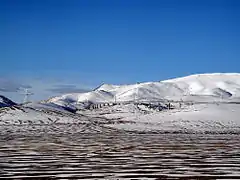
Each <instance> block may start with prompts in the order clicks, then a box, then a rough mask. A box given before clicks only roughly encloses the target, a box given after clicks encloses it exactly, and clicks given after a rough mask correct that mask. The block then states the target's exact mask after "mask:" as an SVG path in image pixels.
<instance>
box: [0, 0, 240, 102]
mask: <svg viewBox="0 0 240 180" xmlns="http://www.w3.org/2000/svg"><path fill="white" fill-rule="evenodd" d="M0 22H1V24H0V25H1V28H0V60H1V65H0V86H2V87H3V88H2V89H4V86H6V84H8V83H9V84H11V86H12V84H14V87H15V86H19V84H21V85H22V86H24V85H25V86H26V85H28V86H30V87H32V88H33V90H35V94H36V95H35V96H34V98H36V99H39V98H45V97H47V96H51V95H55V94H56V93H65V92H67V91H71V90H72V91H76V92H77V91H78V90H79V91H82V90H85V89H91V88H92V87H94V86H97V85H99V84H101V83H112V84H126V83H135V82H143V81H158V80H163V79H168V78H173V77H178V76H185V75H189V74H195V73H211V72H239V67H240V60H239V57H240V1H238V0H195V1H193V0H181V1H180V0H156V1H155V0H126V1H125V0H121V1H120V0H114V1H112V0H89V1H86V0H82V1H81V0H71V1H69V0H10V1H9V0H1V1H0ZM2 82H4V83H2ZM6 82H7V83H6ZM11 86H9V85H7V86H6V87H5V90H2V91H1V88H0V94H6V92H7V90H6V89H8V88H9V87H11ZM34 88H35V89H34ZM56 89H57V90H56ZM61 89H63V91H61ZM8 93H10V92H8ZM14 93H15V92H11V94H14ZM44 93H45V94H44ZM7 95H9V94H7ZM10 96H13V95H10ZM16 96H17V95H16V93H15V94H14V98H16Z"/></svg>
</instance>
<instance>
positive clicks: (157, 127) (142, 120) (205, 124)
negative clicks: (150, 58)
mask: <svg viewBox="0 0 240 180" xmlns="http://www.w3.org/2000/svg"><path fill="white" fill-rule="evenodd" d="M139 109H140V110H139ZM139 109H137V111H136V112H135V113H130V112H129V114H128V113H126V112H125V113H121V114H120V113H116V116H114V114H113V113H111V114H110V115H106V117H110V118H119V117H121V120H122V121H125V122H126V123H121V124H112V125H109V126H111V127H114V128H119V129H124V130H130V131H145V132H148V131H156V132H186V133H206V132H209V133H210V132H218V133H230V132H232V133H233V132H234V133H236V132H238V133H239V132H240V118H239V117H240V105H239V104H194V105H191V106H184V107H182V108H177V109H172V110H164V111H160V112H157V111H155V112H149V111H146V110H145V111H143V109H142V108H141V107H140V108H139Z"/></svg>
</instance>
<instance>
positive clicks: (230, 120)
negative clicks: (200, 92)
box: [0, 103, 240, 133]
mask: <svg viewBox="0 0 240 180" xmlns="http://www.w3.org/2000/svg"><path fill="white" fill-rule="evenodd" d="M239 117H240V104H227V103H218V104H214V103H210V104H209V103H204V104H193V105H182V106H181V108H180V107H178V106H177V104H175V107H174V108H173V109H163V110H161V111H159V110H158V109H154V108H152V107H148V106H146V105H136V104H126V105H115V106H105V107H102V108H100V109H93V110H80V111H78V112H77V113H71V112H68V111H66V110H64V109H58V108H56V107H52V106H50V107H49V106H45V105H41V104H39V105H36V104H34V105H29V106H28V107H22V106H16V107H11V108H4V109H1V112H0V128H1V129H2V130H3V129H5V131H10V132H14V131H13V130H14V129H17V130H18V131H21V129H24V128H25V130H24V132H25V131H28V130H30V129H31V131H32V132H34V129H39V128H40V129H41V132H44V131H51V132H54V131H56V132H54V133H57V132H58V131H59V133H61V132H69V133H74V132H104V130H107V131H109V130H110V131H118V130H119V131H122V130H124V131H137V132H155V133H240V118H239ZM52 127H53V128H52ZM51 128H52V129H51Z"/></svg>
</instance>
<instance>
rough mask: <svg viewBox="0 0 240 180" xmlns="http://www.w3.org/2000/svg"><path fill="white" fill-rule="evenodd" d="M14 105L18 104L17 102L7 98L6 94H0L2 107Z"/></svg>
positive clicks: (0, 105)
mask: <svg viewBox="0 0 240 180" xmlns="http://www.w3.org/2000/svg"><path fill="white" fill-rule="evenodd" d="M14 105H16V103H15V102H13V101H11V100H10V99H8V98H6V97H5V96H2V95H0V108H1V107H9V106H14Z"/></svg>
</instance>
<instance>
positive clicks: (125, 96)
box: [48, 73, 240, 105]
mask: <svg viewBox="0 0 240 180" xmlns="http://www.w3.org/2000/svg"><path fill="white" fill-rule="evenodd" d="M193 96H196V97H198V99H199V98H201V97H209V101H214V100H216V99H218V100H219V99H226V100H227V99H234V98H240V73H212V74H210V73H206V74H194V75H189V76H185V77H179V78H174V79H168V80H163V81H157V82H143V83H136V84H129V85H112V84H102V85H101V86H99V87H98V88H96V89H94V90H93V91H90V92H87V93H72V94H64V95H62V96H57V97H54V98H51V99H49V100H48V102H51V103H56V104H58V105H64V104H66V102H71V103H70V104H79V103H86V102H91V103H103V102H114V101H118V102H124V101H135V100H136V99H138V100H149V101H151V100H158V99H159V100H160V99H168V100H177V101H180V100H182V99H186V100H187V99H191V98H192V97H193Z"/></svg>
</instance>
